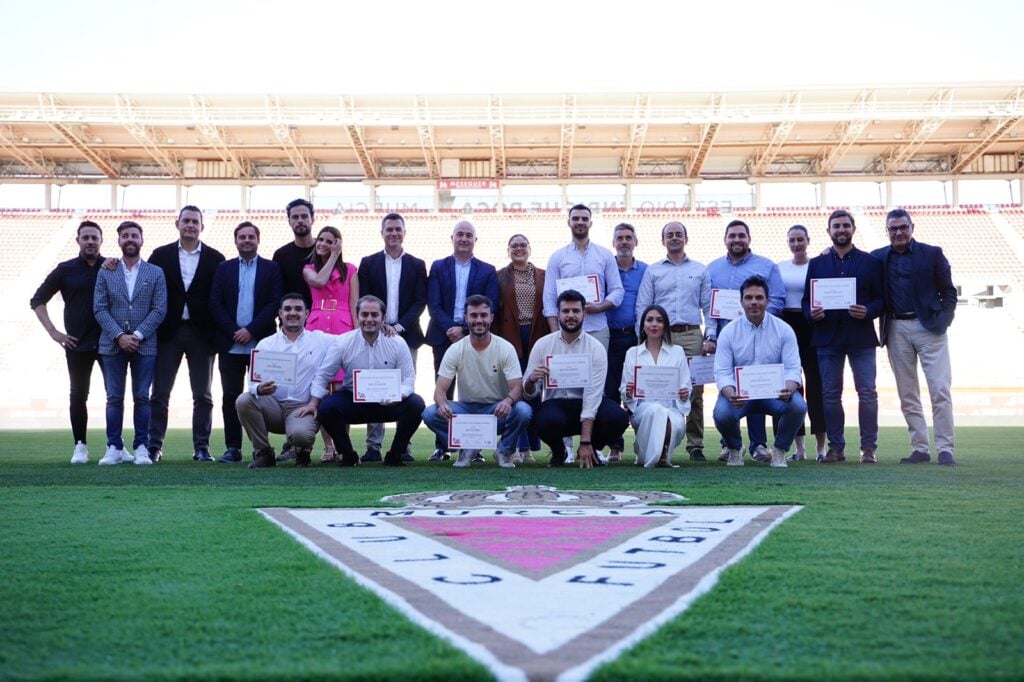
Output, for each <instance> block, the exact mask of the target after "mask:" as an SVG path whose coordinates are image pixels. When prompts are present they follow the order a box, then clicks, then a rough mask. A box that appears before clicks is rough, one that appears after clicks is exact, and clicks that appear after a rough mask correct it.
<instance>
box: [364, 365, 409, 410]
mask: <svg viewBox="0 0 1024 682" xmlns="http://www.w3.org/2000/svg"><path fill="white" fill-rule="evenodd" d="M401 399H402V370H400V369H354V370H352V402H354V403H382V402H384V401H387V402H392V403H394V402H398V401H399V400H401Z"/></svg>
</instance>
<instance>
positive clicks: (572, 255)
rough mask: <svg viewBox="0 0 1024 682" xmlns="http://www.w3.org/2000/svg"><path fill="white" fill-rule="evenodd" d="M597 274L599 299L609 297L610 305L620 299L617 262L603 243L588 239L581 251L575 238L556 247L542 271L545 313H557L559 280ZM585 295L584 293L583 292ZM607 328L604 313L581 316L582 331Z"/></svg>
mask: <svg viewBox="0 0 1024 682" xmlns="http://www.w3.org/2000/svg"><path fill="white" fill-rule="evenodd" d="M586 275H597V289H598V291H599V292H600V294H601V302H602V303H603V302H604V301H610V302H611V303H612V305H613V306H618V305H620V304H621V303H622V298H623V296H625V294H626V291H625V289H623V287H622V278H621V277H619V265H618V263H616V262H615V256H613V255H612V252H611V251H609V250H608V249H606V248H604V247H603V246H598V245H597V244H595V243H593V242H590V243H588V244H587V248H585V249H584V250H583V251H580V250H579V248H578V247H577V246H576V242H575V241H573V242H571V243H570V244H569V245H568V246H565V247H563V248H561V249H558V250H557V251H555V252H554V253H553V254H551V259H550V260H548V269H547V270H546V271H545V272H544V316H545V317H555V316H557V315H558V283H557V280H560V279H565V278H566V277H582V276H586ZM580 293H583V294H584V296H585V295H586V293H585V292H580ZM607 328H608V319H607V317H606V314H605V313H587V317H586V319H584V320H583V331H585V332H595V331H600V330H602V329H607Z"/></svg>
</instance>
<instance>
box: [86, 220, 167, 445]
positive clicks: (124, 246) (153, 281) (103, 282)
mask: <svg viewBox="0 0 1024 682" xmlns="http://www.w3.org/2000/svg"><path fill="white" fill-rule="evenodd" d="M117 245H118V246H119V247H120V248H121V260H120V262H119V263H118V264H117V266H116V267H115V268H114V269H112V270H107V269H101V270H100V271H99V273H98V274H97V276H96V290H95V292H94V294H93V306H92V308H93V314H94V315H95V316H96V322H97V323H98V324H99V326H100V342H99V352H100V359H101V362H102V364H103V383H104V385H105V387H106V390H107V452H106V454H105V455H104V456H103V458H102V459H101V460H100V462H99V463H100V464H101V465H109V464H120V463H121V462H131V461H134V462H135V463H136V464H152V463H153V462H152V460H151V459H150V456H149V449H148V447H147V443H148V442H149V420H150V402H149V389H150V386H151V385H152V383H153V372H154V370H155V368H156V347H157V343H156V330H157V327H159V326H160V323H161V322H162V321H163V319H164V317H165V316H166V315H167V282H166V280H165V279H164V273H163V270H161V269H160V268H158V267H157V266H155V265H150V264H149V263H147V262H145V261H144V260H142V258H141V257H140V255H139V254H140V252H141V250H142V227H141V226H140V225H139V224H138V223H136V222H133V221H131V220H126V221H124V222H123V223H121V224H120V225H118V226H117ZM129 367H130V368H131V371H132V401H133V403H134V420H133V421H134V424H135V438H134V440H133V442H132V448H133V450H134V452H133V453H128V452H125V450H124V440H123V439H122V437H121V430H122V427H123V422H124V391H125V383H126V378H127V373H128V368H129Z"/></svg>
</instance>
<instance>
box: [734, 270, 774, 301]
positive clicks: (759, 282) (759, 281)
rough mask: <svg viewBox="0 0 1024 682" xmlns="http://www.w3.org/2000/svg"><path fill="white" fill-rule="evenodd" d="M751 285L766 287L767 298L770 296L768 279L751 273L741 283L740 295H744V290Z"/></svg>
mask: <svg viewBox="0 0 1024 682" xmlns="http://www.w3.org/2000/svg"><path fill="white" fill-rule="evenodd" d="M749 287H761V288H762V289H764V295H765V298H767V297H768V294H769V291H768V281H767V280H766V279H765V278H764V277H762V276H761V275H751V276H750V277H747V278H746V279H745V280H743V284H741V285H740V296H743V292H744V291H746V290H747V289H748V288H749Z"/></svg>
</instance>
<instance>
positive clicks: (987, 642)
mask: <svg viewBox="0 0 1024 682" xmlns="http://www.w3.org/2000/svg"><path fill="white" fill-rule="evenodd" d="M850 435H851V436H852V435H853V434H852V433H851V434H850ZM1022 436H1024V429H994V428H993V429H971V428H965V429H960V430H959V431H958V434H957V437H958V443H959V444H960V446H959V448H958V451H957V458H958V460H959V461H960V462H961V464H960V466H958V467H956V468H953V469H948V468H944V467H938V466H935V465H934V464H933V465H928V466H926V465H919V466H914V467H909V466H900V465H898V464H896V460H897V459H898V457H900V456H902V455H905V454H906V452H907V447H906V435H905V431H904V430H903V429H895V428H894V429H883V430H882V434H881V441H880V448H879V456H880V462H881V463H880V464H878V465H877V466H875V467H866V466H860V465H858V464H856V463H852V462H851V463H847V464H845V465H833V466H825V465H819V464H815V463H812V462H808V463H802V464H799V465H791V466H790V468H789V469H788V470H786V471H776V470H770V469H768V468H767V467H764V466H751V465H749V464H748V466H746V467H743V468H742V469H733V468H726V467H724V466H723V465H720V464H718V463H709V464H706V465H691V464H689V463H684V464H683V466H682V467H681V468H679V469H674V470H638V469H637V468H636V467H633V466H631V465H627V464H622V465H617V466H613V467H609V468H606V469H603V470H597V471H593V472H581V471H579V470H576V469H565V470H557V471H551V470H547V469H546V468H544V467H543V466H542V465H537V466H527V467H521V468H518V469H516V470H514V471H505V470H499V469H497V468H496V467H495V466H494V465H493V464H488V465H486V466H474V467H473V468H472V469H470V470H468V471H455V470H453V469H451V467H450V466H448V465H428V464H426V463H424V462H422V461H421V462H418V463H417V464H415V465H413V466H410V467H406V468H405V469H402V470H392V469H385V468H383V467H381V466H376V465H374V466H363V467H359V468H357V469H355V470H342V469H339V468H336V467H334V466H330V467H321V466H314V467H313V468H311V469H308V470H295V469H293V468H291V467H290V466H285V467H279V468H277V469H275V470H269V471H258V472H251V471H248V470H246V469H245V468H244V465H222V464H216V465H212V464H211V465H200V464H197V463H194V462H192V461H191V460H190V459H186V455H185V454H184V453H185V452H186V451H188V452H189V453H190V448H189V447H188V439H187V435H186V434H185V433H184V432H173V433H172V434H171V435H170V438H169V440H168V446H167V447H166V448H165V452H166V453H168V460H166V461H165V462H164V463H162V464H161V465H159V466H156V467H146V468H141V467H134V466H131V465H123V466H120V467H103V468H101V467H98V466H95V462H96V460H97V459H98V457H99V456H100V455H102V448H101V447H100V443H102V437H101V436H100V434H99V433H96V434H94V435H93V438H92V441H93V446H92V447H93V453H92V463H91V464H90V465H89V466H86V467H72V466H70V465H69V464H67V460H68V458H69V457H70V448H69V447H68V444H67V442H66V441H67V436H66V434H64V433H59V432H44V433H40V432H6V433H4V434H2V435H0V486H2V491H0V571H2V573H3V580H2V581H0V628H2V632H3V636H2V637H0V677H3V678H9V679H16V678H28V679H66V678H74V679H97V678H102V679H133V680H134V679H140V678H146V679H150V678H152V679H195V678H205V679H263V678H282V677H287V678H296V679H326V678H332V679H373V680H377V679H379V680H384V679H392V680H393V679H411V678H414V679H437V680H442V679H443V680H462V679H465V680H477V679H487V678H488V677H489V674H488V672H487V670H486V669H485V668H483V667H482V666H481V665H480V664H478V663H476V662H475V661H473V660H472V659H470V658H469V657H467V656H466V655H464V654H463V653H461V652H460V651H459V650H457V649H455V648H454V647H452V646H451V645H449V644H447V643H446V642H444V641H442V640H439V639H437V638H435V637H433V636H431V635H429V634H427V633H426V632H425V631H423V630H421V629H420V628H418V627H417V626H415V625H413V624H411V623H410V622H409V621H408V620H406V619H405V618H404V617H403V616H401V615H399V614H397V613H396V612H395V611H393V610H392V609H390V608H389V607H388V606H386V605H384V604H383V602H381V601H380V600H379V599H378V598H376V597H375V596H373V595H371V594H370V593H369V592H367V591H365V590H363V589H361V588H359V587H357V586H356V585H355V584H354V583H352V582H351V581H350V580H348V579H347V578H345V577H344V576H343V575H342V574H341V573H339V572H338V571H337V570H336V569H334V568H332V567H330V566H329V565H328V564H326V563H324V562H322V561H320V560H319V559H317V558H315V557H314V556H313V555H312V554H311V553H310V552H309V551H308V550H306V549H304V548H302V547H301V546H300V545H299V544H298V543H296V542H295V541H293V540H292V539H291V538H290V537H288V536H286V535H285V534H284V533H282V532H281V531H280V530H279V529H278V528H276V527H274V526H273V525H271V524H269V523H267V522H266V521H265V520H263V519H262V518H260V517H259V516H258V515H257V514H255V513H253V511H252V509H253V508H255V507H264V506H284V507H322V506H337V507H341V506H373V505H377V504H379V503H378V500H379V499H380V498H381V497H382V496H384V495H388V494H395V493H401V492H414V491H423V490H441V489H452V488H485V489H501V488H503V487H504V486H507V485H514V484H549V485H556V486H558V487H559V488H562V489H567V488H595V489H623V490H630V489H632V490H636V489H650V490H666V491H670V492H676V493H679V494H682V495H685V496H686V497H687V498H688V500H689V502H688V503H690V504H700V505H720V504H765V503H780V504H781V503H795V504H802V505H805V507H806V508H805V509H804V510H803V511H801V512H800V513H798V514H796V515H795V516H793V517H792V518H791V519H789V520H788V521H786V522H785V523H784V524H782V525H781V526H780V527H779V528H778V529H777V530H775V531H774V532H773V533H772V534H771V535H770V536H769V537H768V538H767V539H766V540H765V541H764V542H763V543H762V544H761V545H760V546H759V547H758V548H757V549H756V550H755V551H754V552H753V553H752V554H751V555H750V556H748V557H747V558H746V559H745V560H744V561H742V562H741V563H740V564H739V565H737V566H734V567H732V568H730V569H729V570H727V571H726V572H725V573H724V574H723V576H722V579H721V581H720V582H719V583H718V585H717V586H716V587H715V589H714V590H713V591H712V592H711V593H709V594H707V595H705V596H704V597H703V598H701V599H700V600H699V601H698V602H697V603H696V604H695V605H694V606H693V607H691V608H690V609H689V610H688V611H686V612H685V613H684V614H682V615H681V616H680V617H679V618H677V619H675V620H674V621H673V622H671V623H670V624H668V625H667V626H666V627H664V628H662V630H661V631H659V632H658V633H657V634H656V635H655V636H653V637H650V638H649V639H647V640H645V641H643V642H641V643H640V644H639V645H637V646H636V647H634V648H633V649H632V650H630V651H628V652H626V653H625V654H624V655H623V656H621V657H620V658H619V659H618V660H616V661H614V662H612V663H610V664H607V665H605V666H604V667H602V668H600V669H599V670H598V671H597V672H596V673H595V676H594V677H595V678H596V679H601V680H622V679H645V680H648V679H673V680H675V679H694V680H697V679H699V680H735V679H776V680H790V679H806V680H818V679H834V680H860V679H892V680H906V679H920V680H926V679H927V680H934V679H944V680H957V679H959V680H978V679H1021V678H1022V677H1024V644H1022V642H1024V587H1022V582H1024V570H1022V569H1024V532H1022V531H1021V529H1020V524H1021V523H1022V519H1024V490H1022V487H1024V485H1022V483H1024V458H1022V456H1021V455H1020V454H1019V453H1018V452H1016V450H1017V449H1018V448H1019V446H1018V445H1017V444H1018V443H1020V442H1021V441H1022V440H1024V438H1022ZM215 438H217V439H219V434H218V435H217V436H216V437H215ZM430 447H431V446H430V440H429V436H428V434H426V432H425V430H421V432H420V433H419V434H418V435H417V440H416V442H415V447H414V451H415V452H417V453H421V454H422V453H427V452H429V450H430ZM420 459H421V460H422V459H423V457H422V456H421V457H420Z"/></svg>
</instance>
